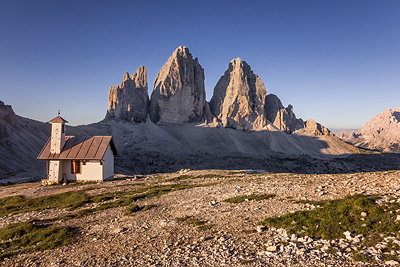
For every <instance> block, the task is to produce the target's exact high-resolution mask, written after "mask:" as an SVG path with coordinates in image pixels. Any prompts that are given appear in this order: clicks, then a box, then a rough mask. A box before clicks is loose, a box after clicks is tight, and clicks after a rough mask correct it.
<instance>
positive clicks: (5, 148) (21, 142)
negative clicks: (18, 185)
mask: <svg viewBox="0 0 400 267" xmlns="http://www.w3.org/2000/svg"><path fill="white" fill-rule="evenodd" d="M49 134H50V129H49V128H47V127H46V124H45V123H41V122H37V121H34V120H30V119H27V118H23V117H20V116H18V115H16V114H15V113H14V110H13V109H12V107H11V106H10V105H5V104H4V102H2V101H0V185H4V184H7V183H8V182H9V179H18V180H19V181H20V182H21V181H24V182H26V181H32V180H37V179H38V178H39V177H41V175H42V174H43V169H45V165H44V164H43V163H42V162H38V161H37V160H36V156H37V154H38V153H39V152H40V150H41V149H42V147H43V144H44V143H45V142H46V141H47V139H48V136H49ZM42 177H43V176H42Z"/></svg>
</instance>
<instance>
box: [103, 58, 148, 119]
mask: <svg viewBox="0 0 400 267" xmlns="http://www.w3.org/2000/svg"><path fill="white" fill-rule="evenodd" d="M148 105H149V96H148V87H147V71H146V68H145V67H144V66H141V67H139V68H138V69H137V71H136V72H135V73H134V74H133V75H132V76H130V77H129V73H128V72H126V73H125V75H124V79H123V81H122V83H121V85H116V86H112V87H110V91H109V93H108V111H107V115H106V118H107V119H121V120H125V121H129V122H145V121H146V119H147V114H148Z"/></svg>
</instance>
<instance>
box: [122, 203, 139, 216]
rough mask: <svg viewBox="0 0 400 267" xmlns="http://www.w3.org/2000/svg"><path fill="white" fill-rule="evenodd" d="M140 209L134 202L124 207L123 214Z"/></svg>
mask: <svg viewBox="0 0 400 267" xmlns="http://www.w3.org/2000/svg"><path fill="white" fill-rule="evenodd" d="M139 210H140V207H139V206H138V205H136V204H134V205H131V206H128V208H126V210H125V211H124V215H125V216H126V215H131V214H132V213H135V212H137V211H139Z"/></svg>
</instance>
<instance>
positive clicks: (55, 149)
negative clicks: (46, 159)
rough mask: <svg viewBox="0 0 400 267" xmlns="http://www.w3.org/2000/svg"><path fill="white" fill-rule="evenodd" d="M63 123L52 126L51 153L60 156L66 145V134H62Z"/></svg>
mask: <svg viewBox="0 0 400 267" xmlns="http://www.w3.org/2000/svg"><path fill="white" fill-rule="evenodd" d="M62 127H63V125H62V123H52V124H51V143H50V153H52V154H54V153H55V154H60V153H61V150H62V148H63V147H64V144H65V133H63V132H62Z"/></svg>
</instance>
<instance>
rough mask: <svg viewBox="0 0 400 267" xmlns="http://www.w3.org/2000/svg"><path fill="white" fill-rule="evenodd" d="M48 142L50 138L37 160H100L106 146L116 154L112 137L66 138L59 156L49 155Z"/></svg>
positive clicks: (49, 144)
mask: <svg viewBox="0 0 400 267" xmlns="http://www.w3.org/2000/svg"><path fill="white" fill-rule="evenodd" d="M60 118H61V117H60ZM50 141H51V138H49V139H48V140H47V143H46V144H45V145H44V147H43V149H42V151H41V152H40V154H39V156H38V157H37V159H50V160H51V159H54V160H57V159H71V160H72V159H74V160H91V159H94V160H102V159H103V157H104V154H105V152H106V150H107V147H108V145H110V146H111V150H112V152H113V154H114V155H117V154H118V153H117V149H116V147H115V144H114V140H113V138H112V136H66V137H65V144H64V147H63V148H62V150H61V153H59V154H54V153H53V154H52V153H50V146H51V142H50Z"/></svg>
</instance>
